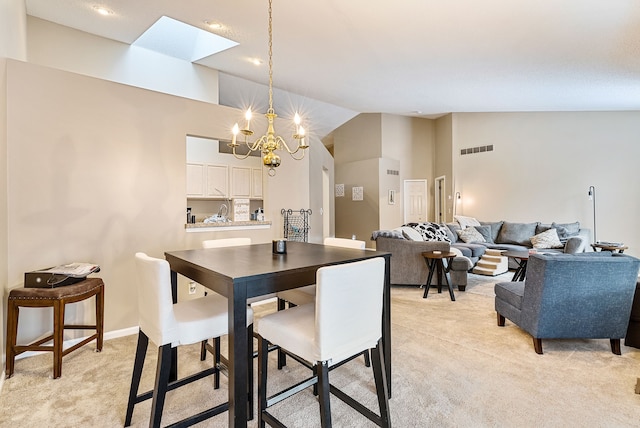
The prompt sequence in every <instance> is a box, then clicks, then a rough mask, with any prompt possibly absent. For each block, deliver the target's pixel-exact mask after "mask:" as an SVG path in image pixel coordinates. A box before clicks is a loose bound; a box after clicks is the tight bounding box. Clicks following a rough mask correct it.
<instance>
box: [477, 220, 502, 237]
mask: <svg viewBox="0 0 640 428" xmlns="http://www.w3.org/2000/svg"><path fill="white" fill-rule="evenodd" d="M502 223H504V221H481V222H480V224H481V225H483V226H489V227H491V242H495V241H496V239H498V234H499V233H500V228H501V227H502Z"/></svg>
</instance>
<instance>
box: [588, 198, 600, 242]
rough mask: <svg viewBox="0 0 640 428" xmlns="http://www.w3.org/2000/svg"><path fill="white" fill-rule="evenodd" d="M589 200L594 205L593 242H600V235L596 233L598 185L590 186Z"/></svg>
mask: <svg viewBox="0 0 640 428" xmlns="http://www.w3.org/2000/svg"><path fill="white" fill-rule="evenodd" d="M588 195H589V200H590V201H591V204H592V205H593V242H595V243H596V244H597V243H598V237H597V234H596V186H589V193H588Z"/></svg>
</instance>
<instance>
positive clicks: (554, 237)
mask: <svg viewBox="0 0 640 428" xmlns="http://www.w3.org/2000/svg"><path fill="white" fill-rule="evenodd" d="M531 244H533V248H540V249H544V248H562V247H563V245H562V242H560V238H558V232H557V230H556V229H554V228H551V229H549V230H546V231H544V232H542V233H538V234H537V235H534V236H532V237H531Z"/></svg>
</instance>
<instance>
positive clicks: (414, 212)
mask: <svg viewBox="0 0 640 428" xmlns="http://www.w3.org/2000/svg"><path fill="white" fill-rule="evenodd" d="M403 190H404V192H403V193H404V224H407V223H424V222H425V221H427V180H404V183H403Z"/></svg>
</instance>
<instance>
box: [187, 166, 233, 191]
mask: <svg viewBox="0 0 640 428" xmlns="http://www.w3.org/2000/svg"><path fill="white" fill-rule="evenodd" d="M228 171H229V167H228V166H227V165H214V164H206V163H200V162H189V163H187V197H188V198H228V197H229V172H228Z"/></svg>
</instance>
